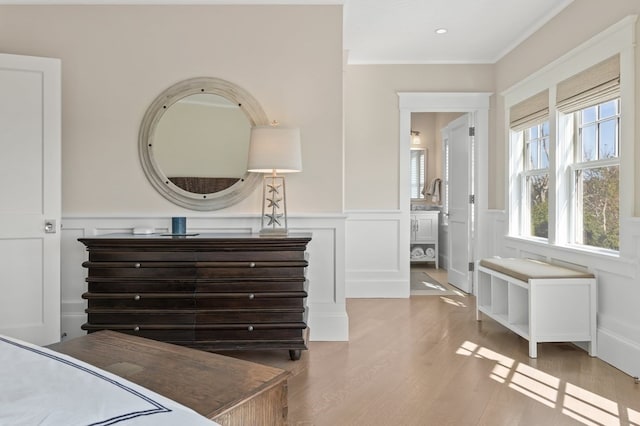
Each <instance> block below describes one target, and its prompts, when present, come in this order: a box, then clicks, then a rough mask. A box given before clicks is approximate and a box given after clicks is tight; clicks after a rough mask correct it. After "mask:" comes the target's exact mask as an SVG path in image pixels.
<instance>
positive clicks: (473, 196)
mask: <svg viewBox="0 0 640 426" xmlns="http://www.w3.org/2000/svg"><path fill="white" fill-rule="evenodd" d="M475 203H476V196H475V195H474V194H471V195H469V204H475Z"/></svg>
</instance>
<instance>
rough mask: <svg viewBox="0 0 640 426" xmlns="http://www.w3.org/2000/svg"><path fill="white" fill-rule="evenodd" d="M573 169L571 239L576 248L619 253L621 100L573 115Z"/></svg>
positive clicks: (595, 106)
mask: <svg viewBox="0 0 640 426" xmlns="http://www.w3.org/2000/svg"><path fill="white" fill-rule="evenodd" d="M573 119H574V121H575V123H576V128H577V129H576V132H575V135H576V136H575V141H574V144H575V145H574V156H575V163H574V164H573V165H572V175H573V188H574V191H573V194H574V198H575V199H574V200H573V205H574V206H575V207H574V214H573V222H574V238H573V242H574V243H576V244H583V245H587V246H594V247H601V248H605V249H611V250H618V249H619V230H620V195H619V188H620V160H619V157H618V153H619V145H620V144H619V134H620V132H619V127H620V100H619V99H614V100H610V101H606V102H602V103H599V104H597V105H593V106H590V107H587V108H583V109H581V110H579V111H577V112H575V113H574V117H573Z"/></svg>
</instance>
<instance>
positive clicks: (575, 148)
mask: <svg viewBox="0 0 640 426" xmlns="http://www.w3.org/2000/svg"><path fill="white" fill-rule="evenodd" d="M614 99H620V98H614ZM614 99H609V100H614ZM605 102H607V100H601V101H598V102H597V103H595V104H594V105H592V106H596V105H600V104H602V103H605ZM583 109H584V108H581V109H579V110H577V111H574V112H571V113H568V114H566V116H567V120H569V123H570V125H572V126H573V128H574V130H573V135H572V136H571V138H572V139H571V140H569V141H567V143H568V144H569V143H570V144H571V145H572V157H573V161H572V163H571V164H570V165H569V170H570V173H571V177H570V186H571V199H570V206H571V210H570V211H571V215H570V218H569V223H568V224H569V225H571V226H569V227H568V228H569V229H568V240H569V244H570V245H575V246H578V247H581V248H586V249H589V250H595V251H598V252H603V253H611V254H613V253H617V252H618V250H611V249H607V248H604V247H596V246H588V245H586V244H584V243H583V242H580V241H579V240H581V239H582V236H581V235H578V229H580V230H582V228H583V224H582V211H579V210H578V209H579V207H578V205H579V204H580V201H581V200H580V199H579V196H580V194H581V193H582V191H581V190H580V188H578V184H577V173H578V172H579V171H581V170H586V169H595V168H601V167H611V166H618V167H620V142H621V141H620V126H621V124H622V120H620V115H619V114H620V101H618V115H616V117H617V121H618V135H617V138H618V140H617V144H616V145H617V146H616V157H615V158H609V159H604V160H601V159H597V160H588V161H582V160H581V158H580V157H581V156H582V146H581V145H580V143H579V133H580V132H579V130H580V123H578V121H577V120H576V114H578V113H579V112H580V111H581V110H583ZM608 120H611V119H610V118H607V119H605V120H599V119H598V120H596V124H598V123H601V122H604V121H608ZM620 183H621V182H620ZM618 238H620V236H618Z"/></svg>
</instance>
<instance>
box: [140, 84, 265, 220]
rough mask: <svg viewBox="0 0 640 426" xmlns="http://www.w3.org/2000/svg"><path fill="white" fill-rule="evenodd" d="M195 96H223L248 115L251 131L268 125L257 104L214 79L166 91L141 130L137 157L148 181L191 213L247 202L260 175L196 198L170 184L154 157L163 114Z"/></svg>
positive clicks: (149, 111) (143, 122)
mask: <svg viewBox="0 0 640 426" xmlns="http://www.w3.org/2000/svg"><path fill="white" fill-rule="evenodd" d="M198 93H210V94H214V95H219V96H223V97H225V98H226V99H228V100H230V101H231V102H233V103H235V104H237V105H238V106H239V107H240V109H242V111H243V112H244V113H245V114H246V115H247V118H248V119H249V122H250V124H251V126H252V127H253V126H264V125H267V124H269V121H268V119H267V115H266V114H265V112H264V111H263V109H262V107H261V106H260V104H259V103H258V101H257V100H256V99H255V98H254V97H253V96H251V94H249V93H248V92H247V91H245V90H244V89H242V88H241V87H239V86H237V85H235V84H233V83H231V82H229V81H226V80H222V79H219V78H214V77H197V78H192V79H189V80H184V81H181V82H179V83H176V84H174V85H173V86H171V87H169V88H168V89H166V90H165V91H163V92H162V93H161V94H160V95H159V96H158V97H157V98H156V99H155V100H154V101H153V103H151V105H150V106H149V108H148V109H147V112H146V113H145V115H144V118H143V119H142V124H141V126H140V133H139V135H138V154H139V156H140V162H141V164H142V169H143V170H144V174H145V175H146V176H147V179H149V182H151V185H153V187H154V188H155V189H156V190H157V191H158V192H159V193H160V194H161V195H162V196H163V197H165V198H166V199H167V200H169V201H171V202H172V203H174V204H177V205H179V206H182V207H186V208H188V209H191V210H201V211H209V210H218V209H223V208H225V207H229V206H231V205H233V204H235V203H237V202H239V201H241V200H243V199H244V198H246V197H247V196H248V195H249V193H251V192H252V191H253V190H254V188H255V187H256V186H257V185H258V184H259V183H260V182H261V180H262V175H261V174H260V173H250V172H247V173H245V175H244V176H243V177H242V178H240V179H239V180H238V182H236V183H235V184H233V185H232V186H230V187H229V188H227V189H224V190H222V191H219V192H214V193H211V194H197V193H193V192H189V191H185V190H184V189H182V188H180V187H179V186H177V185H175V184H174V183H173V182H171V181H170V180H169V179H168V178H167V176H166V174H165V173H164V172H163V171H162V169H161V168H160V167H159V165H158V162H157V161H156V159H155V157H154V155H153V145H154V136H155V131H156V128H157V125H158V122H159V121H160V119H161V118H162V115H163V114H164V112H165V111H166V110H167V109H168V108H169V107H170V106H171V105H173V104H174V103H176V102H178V101H179V100H180V99H182V98H184V97H186V96H190V95H195V94H198ZM247 143H248V141H247Z"/></svg>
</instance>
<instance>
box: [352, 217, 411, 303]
mask: <svg viewBox="0 0 640 426" xmlns="http://www.w3.org/2000/svg"><path fill="white" fill-rule="evenodd" d="M346 228H347V229H346V234H347V242H346V247H347V249H346V255H347V257H346V259H347V262H346V265H347V270H346V296H347V297H353V298H367V297H409V215H408V214H407V213H406V212H404V213H403V212H400V211H358V212H350V213H349V217H348V219H347V226H346ZM401 230H402V231H403V232H401Z"/></svg>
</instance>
